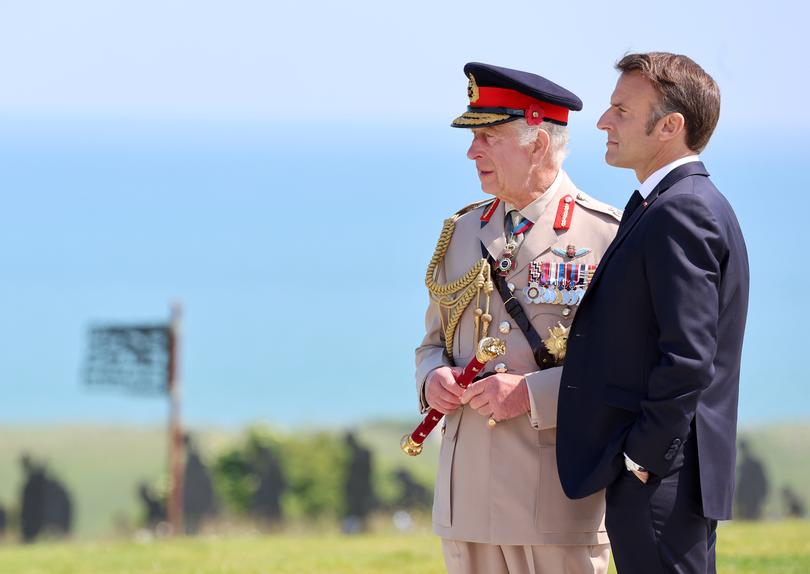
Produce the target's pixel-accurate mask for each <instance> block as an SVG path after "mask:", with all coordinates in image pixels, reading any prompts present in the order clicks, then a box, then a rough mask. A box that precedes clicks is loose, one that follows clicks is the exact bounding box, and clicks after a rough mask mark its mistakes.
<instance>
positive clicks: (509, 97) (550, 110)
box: [470, 86, 569, 124]
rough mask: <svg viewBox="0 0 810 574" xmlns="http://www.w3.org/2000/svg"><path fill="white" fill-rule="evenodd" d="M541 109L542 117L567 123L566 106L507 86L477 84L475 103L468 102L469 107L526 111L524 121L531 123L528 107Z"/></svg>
mask: <svg viewBox="0 0 810 574" xmlns="http://www.w3.org/2000/svg"><path fill="white" fill-rule="evenodd" d="M538 106H539V109H541V110H542V113H543V118H540V119H549V120H556V121H558V122H562V123H564V124H567V123H568V111H569V110H568V108H565V107H563V106H558V105H556V104H552V103H549V102H544V101H543V100H538V99H537V98H533V97H531V96H527V95H526V94H521V93H520V92H518V91H515V90H509V89H507V88H492V87H484V86H479V88H478V99H477V100H475V103H472V102H471V103H470V107H471V108H513V109H518V110H523V111H524V112H527V114H526V121H528V122H529V123H531V120H532V119H533V118H531V117H529V113H528V110H529V108H530V107H532V108H534V109H535V110H537V109H538ZM538 123H539V122H538Z"/></svg>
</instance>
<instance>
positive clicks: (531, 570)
mask: <svg viewBox="0 0 810 574" xmlns="http://www.w3.org/2000/svg"><path fill="white" fill-rule="evenodd" d="M442 551H443V552H444V563H445V566H447V572H448V574H606V573H607V570H608V563H609V562H610V545H609V544H594V545H592V546H560V545H534V546H518V545H514V546H513V545H497V544H480V543H478V542H462V541H459V540H448V539H446V538H442Z"/></svg>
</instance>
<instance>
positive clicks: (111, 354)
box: [84, 325, 171, 394]
mask: <svg viewBox="0 0 810 574" xmlns="http://www.w3.org/2000/svg"><path fill="white" fill-rule="evenodd" d="M170 344H171V334H170V328H169V326H168V325H134V326H98V327H91V328H90V332H89V339H88V345H87V357H86V363H85V370H84V378H85V382H86V383H87V384H88V385H90V386H115V387H122V388H123V389H124V390H127V391H130V392H133V393H137V394H164V393H166V392H167V391H168V381H169V355H170Z"/></svg>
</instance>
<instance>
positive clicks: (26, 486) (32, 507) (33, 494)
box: [20, 454, 46, 544]
mask: <svg viewBox="0 0 810 574" xmlns="http://www.w3.org/2000/svg"><path fill="white" fill-rule="evenodd" d="M20 464H21V465H22V469H23V477H24V482H23V488H22V493H21V494H20V499H21V500H20V533H21V534H22V540H23V542H24V543H26V544H28V543H31V542H33V541H34V539H35V538H36V537H37V535H38V534H39V532H40V530H42V527H43V525H44V521H45V482H46V481H45V469H44V468H43V467H42V466H39V465H37V464H35V463H34V461H33V460H31V457H30V456H28V455H27V454H24V455H23V456H22V457H21V458H20Z"/></svg>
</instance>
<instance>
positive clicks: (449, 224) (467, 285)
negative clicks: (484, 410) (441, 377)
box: [425, 203, 494, 361]
mask: <svg viewBox="0 0 810 574" xmlns="http://www.w3.org/2000/svg"><path fill="white" fill-rule="evenodd" d="M481 205H482V203H477V204H473V205H470V206H468V207H466V208H464V209H463V210H461V211H460V212H458V213H456V214H455V215H453V216H452V217H449V218H447V219H445V221H444V226H443V227H442V232H441V235H439V241H438V242H437V243H436V249H435V250H434V251H433V257H432V258H431V259H430V263H429V264H428V268H427V272H426V273H425V286H426V287H427V288H428V291H429V292H430V299H431V300H432V301H434V302H435V303H436V305H437V306H438V307H439V316H440V317H441V320H442V327H443V328H444V347H445V350H446V351H447V356H448V357H450V360H451V361H452V360H453V341H454V340H455V331H456V327H457V326H458V322H459V321H460V320H461V315H462V314H463V313H464V310H465V309H466V308H467V307H469V305H470V303H471V302H472V300H473V298H474V297H476V296H478V297H479V303H480V293H481V291H482V290H483V291H484V295H485V301H486V303H485V308H484V309H481V308H480V307H477V308H476V310H475V344H476V345H477V344H478V341H480V340H481V339H482V338H483V337H486V335H487V331H488V330H489V323H490V321H492V317H491V316H490V314H489V294H490V293H492V291H493V290H494V285H493V284H492V279H491V278H490V268H489V267H490V266H489V262H488V261H487V260H486V259H479V260H478V261H477V262H476V264H475V265H473V266H472V267H471V268H470V270H469V271H467V272H466V273H465V274H464V275H463V276H461V277H459V278H458V279H456V280H455V281H453V282H451V283H445V284H443V285H440V284H439V283H438V282H437V281H436V274H437V271H438V268H439V265H440V264H441V262H442V261H443V260H444V256H445V254H446V253H447V248H448V247H449V246H450V239H451V238H452V237H453V232H454V231H455V229H456V221H457V220H458V218H459V217H461V216H462V215H464V214H465V213H467V212H468V211H470V210H472V209H475V208H477V207H480V206H481ZM445 314H446V315H447V319H446V320H445Z"/></svg>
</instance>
